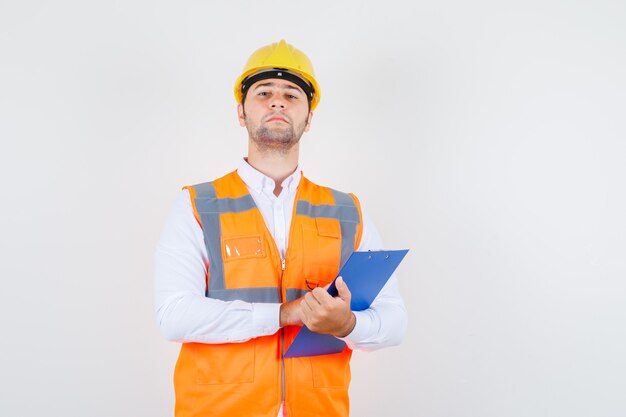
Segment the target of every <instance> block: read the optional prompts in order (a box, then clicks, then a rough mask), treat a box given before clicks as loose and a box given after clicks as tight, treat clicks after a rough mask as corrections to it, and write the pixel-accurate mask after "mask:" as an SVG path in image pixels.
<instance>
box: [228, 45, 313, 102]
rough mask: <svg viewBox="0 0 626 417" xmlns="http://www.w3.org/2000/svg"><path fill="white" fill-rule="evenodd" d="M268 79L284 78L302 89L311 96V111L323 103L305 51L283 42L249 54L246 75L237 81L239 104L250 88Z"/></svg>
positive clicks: (236, 97) (236, 89)
mask: <svg viewBox="0 0 626 417" xmlns="http://www.w3.org/2000/svg"><path fill="white" fill-rule="evenodd" d="M266 78H284V79H286V80H288V81H291V82H294V83H295V84H297V85H298V86H300V88H302V89H303V90H304V92H305V93H306V94H307V95H308V96H309V100H310V103H311V111H313V110H315V108H316V107H317V103H319V101H320V86H319V85H318V84H317V81H316V80H315V74H314V73H313V64H311V61H310V60H309V58H308V57H307V56H306V55H305V54H304V53H303V52H302V51H300V50H299V49H296V48H294V47H293V46H292V45H289V44H288V43H287V42H285V41H284V40H281V41H280V42H278V43H273V44H271V45H267V46H263V47H261V48H259V49H257V50H256V51H254V52H253V53H252V55H250V58H248V62H246V65H245V67H244V69H243V73H242V74H241V75H240V76H239V78H237V82H235V99H236V100H237V103H241V97H242V95H243V92H244V91H245V90H247V89H248V88H249V87H250V85H252V84H254V83H255V82H257V81H259V80H262V79H266Z"/></svg>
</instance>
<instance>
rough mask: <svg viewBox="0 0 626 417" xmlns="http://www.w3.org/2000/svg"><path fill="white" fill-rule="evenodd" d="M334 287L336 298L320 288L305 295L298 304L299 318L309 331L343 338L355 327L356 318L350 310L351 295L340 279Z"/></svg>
mask: <svg viewBox="0 0 626 417" xmlns="http://www.w3.org/2000/svg"><path fill="white" fill-rule="evenodd" d="M335 286H336V287H337V292H338V296H337V297H333V296H331V295H330V294H328V291H327V290H326V289H325V288H320V287H317V288H315V289H314V290H313V291H311V292H310V293H308V294H306V295H305V296H304V299H303V300H302V303H301V304H300V318H301V320H302V322H303V323H304V324H305V325H306V327H308V328H309V330H311V331H314V332H317V333H327V334H332V335H333V336H336V337H345V336H347V335H348V334H350V332H352V330H353V329H354V326H355V325H356V317H355V316H354V313H352V310H351V309H350V300H351V299H352V294H351V293H350V290H349V289H348V286H347V285H346V283H345V282H343V278H342V277H339V278H337V280H336V281H335Z"/></svg>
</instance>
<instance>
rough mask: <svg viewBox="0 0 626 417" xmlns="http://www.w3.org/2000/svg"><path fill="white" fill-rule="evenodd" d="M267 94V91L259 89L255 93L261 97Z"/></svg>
mask: <svg viewBox="0 0 626 417" xmlns="http://www.w3.org/2000/svg"><path fill="white" fill-rule="evenodd" d="M267 94H268V93H267V91H259V92H258V93H257V95H259V96H262V97H265V96H267Z"/></svg>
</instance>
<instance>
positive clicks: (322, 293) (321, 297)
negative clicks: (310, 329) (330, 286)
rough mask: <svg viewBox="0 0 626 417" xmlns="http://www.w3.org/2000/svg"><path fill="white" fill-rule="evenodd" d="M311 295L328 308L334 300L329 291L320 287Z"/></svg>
mask: <svg viewBox="0 0 626 417" xmlns="http://www.w3.org/2000/svg"><path fill="white" fill-rule="evenodd" d="M309 294H311V296H313V297H314V298H315V300H316V301H317V302H318V303H319V304H320V305H321V306H326V305H328V304H329V303H331V302H332V300H333V297H331V296H330V294H328V291H326V290H325V289H323V288H320V287H317V288H315V289H313V291H311V292H310V293H309Z"/></svg>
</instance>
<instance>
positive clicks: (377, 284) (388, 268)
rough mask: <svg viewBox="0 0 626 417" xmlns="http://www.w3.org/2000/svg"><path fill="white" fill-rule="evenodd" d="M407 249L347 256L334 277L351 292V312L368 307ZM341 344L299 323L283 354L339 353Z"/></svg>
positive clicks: (332, 287) (331, 290)
mask: <svg viewBox="0 0 626 417" xmlns="http://www.w3.org/2000/svg"><path fill="white" fill-rule="evenodd" d="M408 251H409V250H408V249H403V250H387V251H368V252H353V253H352V255H350V257H349V258H348V260H347V261H346V263H345V264H344V265H343V267H342V268H341V270H340V271H339V274H338V275H337V276H341V277H342V278H343V280H344V282H345V283H346V284H347V285H348V288H349V289H350V292H351V293H352V300H351V302H350V307H351V308H352V310H353V311H362V310H366V309H367V308H369V306H370V305H371V304H372V302H373V301H374V299H375V298H376V296H377V295H378V293H379V292H380V290H381V289H382V288H383V286H384V285H385V283H386V282H387V281H388V280H389V277H391V274H393V271H395V270H396V268H397V267H398V265H399V264H400V262H401V261H402V259H404V257H405V255H406V254H407V252H408ZM336 279H337V278H335V280H336ZM335 280H333V282H332V283H331V284H330V286H329V287H328V293H329V294H330V295H332V296H333V297H335V296H337V288H336V287H335ZM344 346H345V342H344V341H342V340H340V339H337V338H336V337H335V336H332V335H329V334H320V333H315V332H312V331H311V330H309V329H308V328H307V327H306V326H302V329H300V331H299V332H298V334H297V335H296V338H295V339H294V341H293V343H292V344H291V346H289V349H288V350H287V352H285V357H286V358H296V357H300V356H319V355H327V354H331V353H338V352H341V351H342V350H343V348H344Z"/></svg>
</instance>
